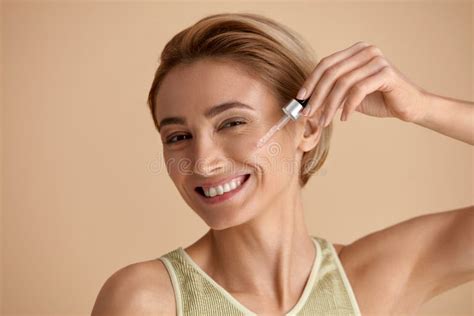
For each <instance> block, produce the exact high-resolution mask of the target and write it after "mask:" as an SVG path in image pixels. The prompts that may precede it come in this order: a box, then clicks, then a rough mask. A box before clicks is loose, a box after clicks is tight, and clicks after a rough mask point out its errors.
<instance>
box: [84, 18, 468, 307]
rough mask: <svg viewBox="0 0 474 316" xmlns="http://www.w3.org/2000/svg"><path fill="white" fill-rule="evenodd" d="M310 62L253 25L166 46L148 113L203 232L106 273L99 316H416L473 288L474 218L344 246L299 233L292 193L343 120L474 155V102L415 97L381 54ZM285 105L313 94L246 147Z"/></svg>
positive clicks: (277, 29) (401, 229)
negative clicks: (393, 125)
mask: <svg viewBox="0 0 474 316" xmlns="http://www.w3.org/2000/svg"><path fill="white" fill-rule="evenodd" d="M311 56H312V54H311V52H310V51H309V50H308V49H307V48H306V46H304V45H303V41H302V40H301V39H299V38H298V36H297V35H295V34H294V33H292V32H291V31H290V30H288V29H287V28H285V27H284V26H281V25H280V24H278V23H276V22H274V21H272V20H269V19H267V18H265V17H262V16H259V15H254V14H217V15H212V16H208V17H206V18H204V19H202V20H200V21H199V22H197V23H196V24H195V25H193V26H191V27H189V28H187V29H185V30H183V31H182V32H180V33H179V34H177V35H176V36H175V37H174V38H173V39H172V40H171V41H170V42H169V43H168V44H167V45H166V47H165V48H164V51H163V53H162V56H161V64H160V66H159V68H158V70H157V72H156V74H155V79H154V81H153V84H152V87H151V90H150V94H149V105H150V109H151V113H152V116H153V119H154V122H155V125H156V127H157V129H158V131H159V133H160V136H161V139H162V142H163V151H164V157H165V160H166V162H167V170H168V173H169V175H170V177H171V179H172V180H173V182H174V184H175V185H176V187H177V189H178V191H179V193H180V194H181V196H182V197H183V199H184V200H185V201H186V203H187V204H188V205H189V206H190V207H191V208H192V209H193V210H194V211H195V212H196V213H197V214H198V215H199V216H200V217H201V218H202V219H203V220H204V221H205V222H206V223H207V225H208V226H209V227H210V229H209V231H208V232H207V233H206V234H205V235H204V236H202V237H201V238H200V239H199V240H197V241H196V242H195V243H193V244H192V245H190V246H189V247H187V248H185V249H183V248H181V247H180V248H177V249H175V250H173V251H170V252H169V253H167V254H165V255H163V256H162V257H160V258H159V259H160V260H150V261H146V262H140V263H135V264H132V265H129V266H127V267H125V268H123V269H121V270H119V271H117V272H116V273H114V274H113V275H112V276H111V277H110V278H109V279H108V280H107V281H106V282H105V284H104V286H103V287H102V289H101V291H100V293H99V295H98V297H97V301H96V304H95V306H94V309H93V312H92V314H93V315H94V316H98V315H152V314H153V315H175V314H178V315H242V314H259V315H260V314H265V315H281V314H289V315H296V314H298V315H325V314H331V315H333V314H334V315H337V314H338V315H359V314H360V313H362V314H363V315H371V314H373V315H389V314H400V313H404V314H405V313H408V314H413V313H414V312H416V310H417V309H418V308H419V307H420V306H421V305H422V304H423V303H424V302H426V301H428V300H429V299H430V298H432V297H433V296H435V295H437V294H439V293H441V292H443V291H446V290H448V289H450V288H453V287H454V286H457V285H459V284H462V283H465V282H468V281H470V280H472V279H473V278H474V260H473V259H474V251H473V247H472V241H473V236H472V234H473V233H472V232H473V231H474V223H473V217H474V210H473V207H472V206H470V207H466V208H463V209H457V210H450V211H446V212H440V213H433V214H428V215H424V216H419V217H416V218H413V219H410V220H407V221H404V222H401V223H399V224H397V225H394V226H392V227H388V228H386V229H383V230H380V231H377V232H375V233H372V234H369V235H368V236H365V237H363V238H360V239H359V240H356V241H354V242H353V243H351V244H349V245H339V244H334V245H333V244H332V243H330V242H329V241H327V240H325V239H324V238H322V237H318V236H313V235H310V234H309V233H308V231H307V228H306V224H305V222H304V218H303V205H302V199H301V191H302V187H303V186H304V185H305V184H306V183H307V181H308V179H309V178H310V176H311V175H312V174H313V173H315V172H316V171H318V170H319V169H320V168H321V166H322V165H323V163H324V161H325V159H326V156H327V154H328V151H329V143H330V138H331V130H332V125H331V121H332V119H333V118H334V116H335V115H336V111H337V110H338V109H342V114H341V120H344V121H345V120H348V118H350V115H351V113H352V112H354V111H358V112H361V113H364V114H366V115H370V116H376V117H394V118H398V119H400V120H403V121H405V122H409V123H415V124H418V125H421V126H424V127H427V128H430V129H432V130H434V131H437V132H439V133H442V134H444V135H447V136H449V137H453V138H456V139H459V140H461V141H464V142H466V143H469V144H471V145H472V144H473V143H474V139H473V126H472V119H473V116H474V112H473V109H474V108H473V103H471V102H465V101H459V100H454V99H449V98H444V97H440V96H437V95H434V94H432V93H428V92H426V91H424V90H422V89H421V88H418V87H416V86H415V85H414V84H413V83H411V82H410V81H408V79H407V78H406V77H404V76H403V75H402V74H401V73H400V72H399V71H398V70H396V69H395V67H394V66H393V65H391V64H390V63H389V62H388V61H387V60H386V58H385V57H384V56H383V54H382V53H381V51H380V50H379V49H378V48H377V47H375V46H373V45H369V44H367V43H364V42H358V43H356V44H354V45H353V46H351V47H349V48H347V49H344V50H342V51H340V52H337V53H335V54H332V55H330V56H328V57H326V58H323V59H322V60H321V61H320V62H319V63H316V62H315V61H314V60H313V59H312V57H311ZM300 88H301V89H300ZM298 91H299V92H298ZM297 92H298V93H297ZM294 97H296V98H298V99H308V98H309V102H308V106H307V107H306V108H305V111H304V116H301V117H300V118H299V119H298V120H296V121H292V122H290V123H289V124H287V125H286V126H285V127H284V128H283V129H282V130H280V131H279V132H277V133H276V134H275V135H274V136H273V138H272V140H271V141H270V142H269V143H267V144H265V145H264V146H263V147H261V148H257V146H256V144H257V142H258V140H259V139H260V138H261V137H262V136H263V135H264V134H265V133H266V131H267V130H268V129H269V128H270V127H271V126H272V125H274V124H275V123H276V122H277V121H278V120H279V119H280V118H281V115H282V112H281V109H280V108H281V107H282V106H284V105H285V104H286V103H287V102H288V101H289V100H291V99H292V98H294Z"/></svg>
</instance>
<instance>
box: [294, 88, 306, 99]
mask: <svg viewBox="0 0 474 316" xmlns="http://www.w3.org/2000/svg"><path fill="white" fill-rule="evenodd" d="M305 96H306V89H305V88H301V89H300V91H298V94H297V95H296V98H297V99H298V100H304V97H305Z"/></svg>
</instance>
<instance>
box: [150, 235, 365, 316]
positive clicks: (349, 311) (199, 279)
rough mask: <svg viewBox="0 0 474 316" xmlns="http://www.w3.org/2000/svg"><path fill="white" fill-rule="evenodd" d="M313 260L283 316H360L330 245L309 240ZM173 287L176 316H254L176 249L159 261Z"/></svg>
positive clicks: (188, 257)
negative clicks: (300, 290) (300, 291)
mask: <svg viewBox="0 0 474 316" xmlns="http://www.w3.org/2000/svg"><path fill="white" fill-rule="evenodd" d="M312 237H313V238H312V239H313V242H314V245H315V248H316V257H315V260H314V262H313V266H312V269H311V272H310V275H309V278H308V281H307V282H306V285H305V288H304V290H303V294H302V295H301V297H300V298H299V300H298V302H297V303H296V305H295V306H293V307H292V308H291V310H290V311H288V312H287V313H286V315H344V316H347V315H361V313H360V309H359V306H358V304H357V301H356V299H355V296H354V292H353V291H352V288H351V285H350V283H349V280H348V278H347V276H346V273H345V272H344V268H343V266H342V264H341V262H340V260H339V257H338V255H337V252H336V250H335V248H334V246H333V245H332V243H330V242H328V241H326V240H325V239H323V238H321V237H315V236H312ZM159 259H160V260H161V261H162V262H163V263H164V265H165V267H166V269H167V270H168V273H169V275H170V278H171V282H172V284H173V289H174V294H175V299H176V310H177V315H178V316H181V315H183V316H184V315H195V316H197V315H199V316H202V315H226V316H227V315H229V316H230V315H257V314H256V313H255V312H252V311H251V310H249V309H248V308H247V307H245V306H244V305H242V304H241V303H240V302H239V301H238V300H237V299H235V298H234V297H233V296H232V295H231V294H230V293H229V292H227V291H226V290H225V289H224V288H223V287H221V286H220V285H219V284H218V283H217V282H216V281H214V280H213V279H212V278H211V277H210V276H209V275H208V274H207V273H206V272H204V271H203V270H202V269H201V268H200V267H199V266H198V265H197V264H196V263H195V262H194V261H193V259H192V258H191V257H190V256H189V255H188V254H187V253H186V251H184V249H183V248H182V247H179V248H177V249H175V250H173V251H170V252H168V253H167V254H165V255H163V256H161V257H160V258H159Z"/></svg>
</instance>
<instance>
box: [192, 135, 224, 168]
mask: <svg viewBox="0 0 474 316" xmlns="http://www.w3.org/2000/svg"><path fill="white" fill-rule="evenodd" d="M197 138H198V137H196V140H195V142H194V152H193V157H194V161H193V172H194V173H195V174H198V175H201V176H203V177H208V176H211V175H214V174H218V173H221V172H222V171H223V170H224V168H225V166H226V161H227V159H226V156H225V152H224V150H223V148H222V146H221V145H219V144H217V143H216V142H215V140H214V139H213V138H212V137H200V138H199V139H197Z"/></svg>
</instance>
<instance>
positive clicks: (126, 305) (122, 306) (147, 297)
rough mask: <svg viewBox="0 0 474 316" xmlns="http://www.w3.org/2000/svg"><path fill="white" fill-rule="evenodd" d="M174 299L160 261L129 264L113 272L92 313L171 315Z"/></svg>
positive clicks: (173, 312)
mask: <svg viewBox="0 0 474 316" xmlns="http://www.w3.org/2000/svg"><path fill="white" fill-rule="evenodd" d="M175 309H176V306H175V299H174V292H173V286H172V283H171V280H170V278H169V275H168V272H167V270H166V267H165V266H164V264H163V262H162V261H161V260H158V259H155V260H149V261H144V262H137V263H133V264H130V265H128V266H126V267H124V268H121V269H120V270H118V271H116V272H115V273H114V274H112V275H111V276H110V277H109V278H108V279H107V280H106V281H105V283H104V285H103V286H102V288H101V289H100V291H99V294H98V295H97V299H96V301H95V304H94V307H93V310H92V316H102V315H104V316H105V315H117V316H120V315H152V314H153V315H172V314H175V311H176V310H175Z"/></svg>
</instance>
